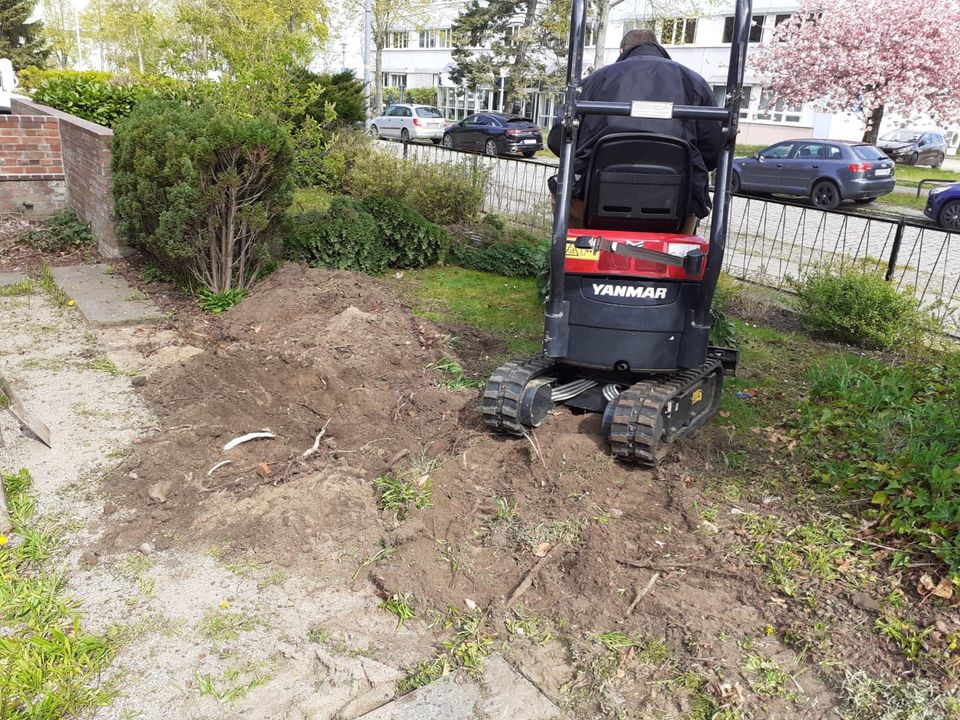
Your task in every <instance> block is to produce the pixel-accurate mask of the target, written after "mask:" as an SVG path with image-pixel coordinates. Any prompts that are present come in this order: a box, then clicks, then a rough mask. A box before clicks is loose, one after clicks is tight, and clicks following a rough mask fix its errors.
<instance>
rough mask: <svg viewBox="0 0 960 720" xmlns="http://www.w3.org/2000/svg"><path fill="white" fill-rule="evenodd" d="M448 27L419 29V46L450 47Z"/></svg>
mask: <svg viewBox="0 0 960 720" xmlns="http://www.w3.org/2000/svg"><path fill="white" fill-rule="evenodd" d="M450 39H451V38H450V28H434V29H431V30H421V31H420V47H422V48H448V47H451V42H450Z"/></svg>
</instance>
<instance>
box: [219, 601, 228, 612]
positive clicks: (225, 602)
mask: <svg viewBox="0 0 960 720" xmlns="http://www.w3.org/2000/svg"><path fill="white" fill-rule="evenodd" d="M228 607H230V603H228V602H227V601H226V600H221V601H220V609H221V610H226V609H227V608H228Z"/></svg>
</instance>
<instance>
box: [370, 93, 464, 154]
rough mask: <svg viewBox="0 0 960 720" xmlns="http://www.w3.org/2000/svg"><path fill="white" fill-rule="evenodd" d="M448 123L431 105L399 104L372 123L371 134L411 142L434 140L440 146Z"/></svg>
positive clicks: (391, 107) (391, 106) (388, 109)
mask: <svg viewBox="0 0 960 720" xmlns="http://www.w3.org/2000/svg"><path fill="white" fill-rule="evenodd" d="M446 127H447V121H446V120H444V119H443V113H442V112H440V110H439V108H435V107H431V106H430V105H411V104H406V103H397V104H396V105H390V106H388V107H387V109H386V110H384V111H383V114H382V115H378V116H377V117H375V118H374V119H373V120H372V121H371V123H370V134H371V135H373V136H374V137H387V138H399V139H401V140H403V141H404V142H408V141H410V140H432V141H433V142H434V144H439V142H440V140H442V139H443V131H444V129H445V128H446Z"/></svg>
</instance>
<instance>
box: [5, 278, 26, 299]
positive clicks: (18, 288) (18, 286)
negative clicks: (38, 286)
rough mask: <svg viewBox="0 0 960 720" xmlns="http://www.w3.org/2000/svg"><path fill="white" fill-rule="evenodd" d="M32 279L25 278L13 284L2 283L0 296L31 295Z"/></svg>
mask: <svg viewBox="0 0 960 720" xmlns="http://www.w3.org/2000/svg"><path fill="white" fill-rule="evenodd" d="M33 290H34V288H33V280H31V279H30V278H26V279H24V280H21V281H20V282H18V283H14V284H13V285H4V286H2V287H0V297H14V296H16V295H32V294H33Z"/></svg>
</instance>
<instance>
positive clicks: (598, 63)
mask: <svg viewBox="0 0 960 720" xmlns="http://www.w3.org/2000/svg"><path fill="white" fill-rule="evenodd" d="M608 22H610V0H597V32H596V33H595V34H596V43H597V46H596V48H594V51H593V69H594V70H599V69H600V68H602V67H603V65H604V62H603V56H604V52H603V51H604V50H605V49H606V46H607V23H608Z"/></svg>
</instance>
